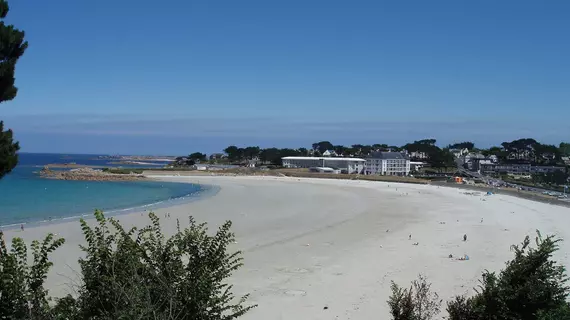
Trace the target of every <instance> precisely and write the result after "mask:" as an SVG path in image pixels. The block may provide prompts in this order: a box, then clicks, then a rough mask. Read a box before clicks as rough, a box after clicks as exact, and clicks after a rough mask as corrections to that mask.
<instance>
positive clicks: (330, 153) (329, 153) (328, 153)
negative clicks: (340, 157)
mask: <svg viewBox="0 0 570 320" xmlns="http://www.w3.org/2000/svg"><path fill="white" fill-rule="evenodd" d="M336 156H337V154H336V152H335V151H334V150H327V151H325V152H323V157H336Z"/></svg>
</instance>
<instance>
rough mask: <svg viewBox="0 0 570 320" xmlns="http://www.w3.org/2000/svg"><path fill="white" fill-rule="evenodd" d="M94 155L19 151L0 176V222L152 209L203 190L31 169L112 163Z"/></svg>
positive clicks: (171, 184) (186, 185) (25, 221)
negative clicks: (51, 175)
mask: <svg viewBox="0 0 570 320" xmlns="http://www.w3.org/2000/svg"><path fill="white" fill-rule="evenodd" d="M97 157H98V155H63V154H32V153H21V154H20V163H19V164H18V167H16V169H15V170H14V171H13V172H12V173H11V174H9V175H7V176H5V177H4V178H3V179H2V180H0V226H8V225H14V224H20V223H30V222H41V221H47V220H50V219H52V220H56V219H63V218H68V217H76V216H80V215H84V214H92V213H93V211H94V210H95V209H101V210H103V211H105V212H107V213H121V212H127V211H129V210H134V209H137V208H139V209H140V208H141V207H143V206H144V207H145V208H148V209H152V208H155V207H159V206H165V205H169V204H174V203H175V202H179V201H183V200H186V201H187V200H188V199H191V198H194V197H198V196H199V195H200V194H204V193H205V192H207V191H208V187H204V186H200V185H196V184H188V183H166V182H154V181H144V182H130V181H129V182H97V181H63V180H48V179H41V178H39V176H38V175H37V174H36V173H34V172H37V171H39V170H41V168H42V167H43V165H45V164H49V163H69V162H75V163H78V164H87V165H102V166H110V167H111V166H113V165H110V164H108V162H109V161H111V160H106V159H105V160H103V159H97ZM132 167H136V166H132ZM147 167H148V166H147Z"/></svg>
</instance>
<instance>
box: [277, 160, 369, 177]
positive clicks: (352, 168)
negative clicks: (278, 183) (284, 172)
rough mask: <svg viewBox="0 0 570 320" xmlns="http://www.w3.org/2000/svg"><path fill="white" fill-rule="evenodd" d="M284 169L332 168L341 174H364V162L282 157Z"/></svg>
mask: <svg viewBox="0 0 570 320" xmlns="http://www.w3.org/2000/svg"><path fill="white" fill-rule="evenodd" d="M281 160H282V161H283V166H284V167H285V168H323V167H325V168H332V169H340V170H341V172H342V173H362V172H364V164H365V162H366V161H365V160H364V159H360V158H328V157H283V158H281Z"/></svg>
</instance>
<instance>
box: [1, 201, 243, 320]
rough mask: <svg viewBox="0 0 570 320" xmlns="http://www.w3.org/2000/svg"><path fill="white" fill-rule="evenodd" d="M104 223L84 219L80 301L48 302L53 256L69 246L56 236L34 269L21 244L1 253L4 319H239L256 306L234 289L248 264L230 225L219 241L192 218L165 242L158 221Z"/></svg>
mask: <svg viewBox="0 0 570 320" xmlns="http://www.w3.org/2000/svg"><path fill="white" fill-rule="evenodd" d="M95 218H96V221H97V225H96V226H95V227H91V226H89V225H88V224H87V222H85V221H84V220H81V227H82V230H83V234H84V236H85V240H86V243H87V244H86V245H85V246H82V250H83V251H84V252H85V257H84V258H81V259H80V260H79V264H80V267H81V276H82V283H81V286H80V287H79V289H78V295H77V296H76V297H72V296H71V295H68V296H66V297H64V298H62V299H57V300H56V303H55V304H53V303H52V304H50V303H49V301H51V300H50V299H49V298H48V297H47V291H46V290H45V289H44V288H43V283H44V280H45V277H46V274H47V271H48V270H49V267H51V262H49V261H48V259H47V256H48V254H49V253H50V252H52V251H53V250H55V249H56V248H57V247H58V246H60V245H61V244H62V243H63V239H58V240H53V236H52V235H49V236H48V237H47V238H46V240H45V241H44V242H43V244H42V245H41V246H40V245H39V243H37V242H34V243H33V244H32V248H33V250H34V264H32V265H31V266H29V267H28V266H27V263H26V249H25V245H24V244H23V241H22V240H21V239H18V238H16V239H14V241H13V244H12V251H11V252H8V250H7V249H6V246H5V245H3V247H2V251H0V266H1V268H0V277H1V279H2V280H3V282H2V284H1V287H0V307H1V308H0V319H30V318H32V319H204V320H222V319H223V320H226V319H227V320H229V319H235V318H238V317H240V316H242V315H243V314H245V313H246V312H247V311H249V310H250V309H251V308H253V307H254V306H245V305H244V304H245V301H246V299H247V296H244V297H242V298H239V299H236V298H235V297H234V295H233V294H232V292H231V291H232V286H231V285H229V284H228V283H227V280H228V278H229V277H230V276H231V274H232V273H233V272H234V271H235V270H237V269H238V268H239V267H240V266H241V265H242V258H241V257H240V255H241V253H240V252H234V253H228V245H229V244H230V243H232V242H233V241H234V235H233V234H232V233H231V232H230V227H231V223H230V222H229V221H228V222H226V223H225V224H224V225H223V226H221V227H220V228H219V229H218V231H217V232H216V234H215V235H213V236H210V235H208V230H207V228H206V225H205V224H197V223H196V222H195V221H194V220H193V219H192V218H190V221H189V222H190V224H189V226H188V227H187V228H186V229H183V230H182V229H181V228H180V225H179V224H178V229H177V233H176V234H175V235H174V236H172V237H170V238H168V239H166V238H165V237H164V235H163V234H162V232H161V228H160V224H159V219H158V218H157V217H156V215H154V214H153V213H150V218H151V220H152V224H151V225H150V226H148V227H146V228H143V229H140V230H137V229H136V228H132V229H130V230H125V229H124V228H123V227H122V226H121V224H120V223H119V222H118V221H117V220H115V219H112V218H110V219H107V218H105V217H104V215H103V213H102V212H100V211H96V212H95Z"/></svg>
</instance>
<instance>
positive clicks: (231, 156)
mask: <svg viewBox="0 0 570 320" xmlns="http://www.w3.org/2000/svg"><path fill="white" fill-rule="evenodd" d="M224 152H225V153H226V154H227V155H228V160H230V161H240V160H242V157H243V149H242V148H238V147H236V146H229V147H227V148H225V149H224Z"/></svg>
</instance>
